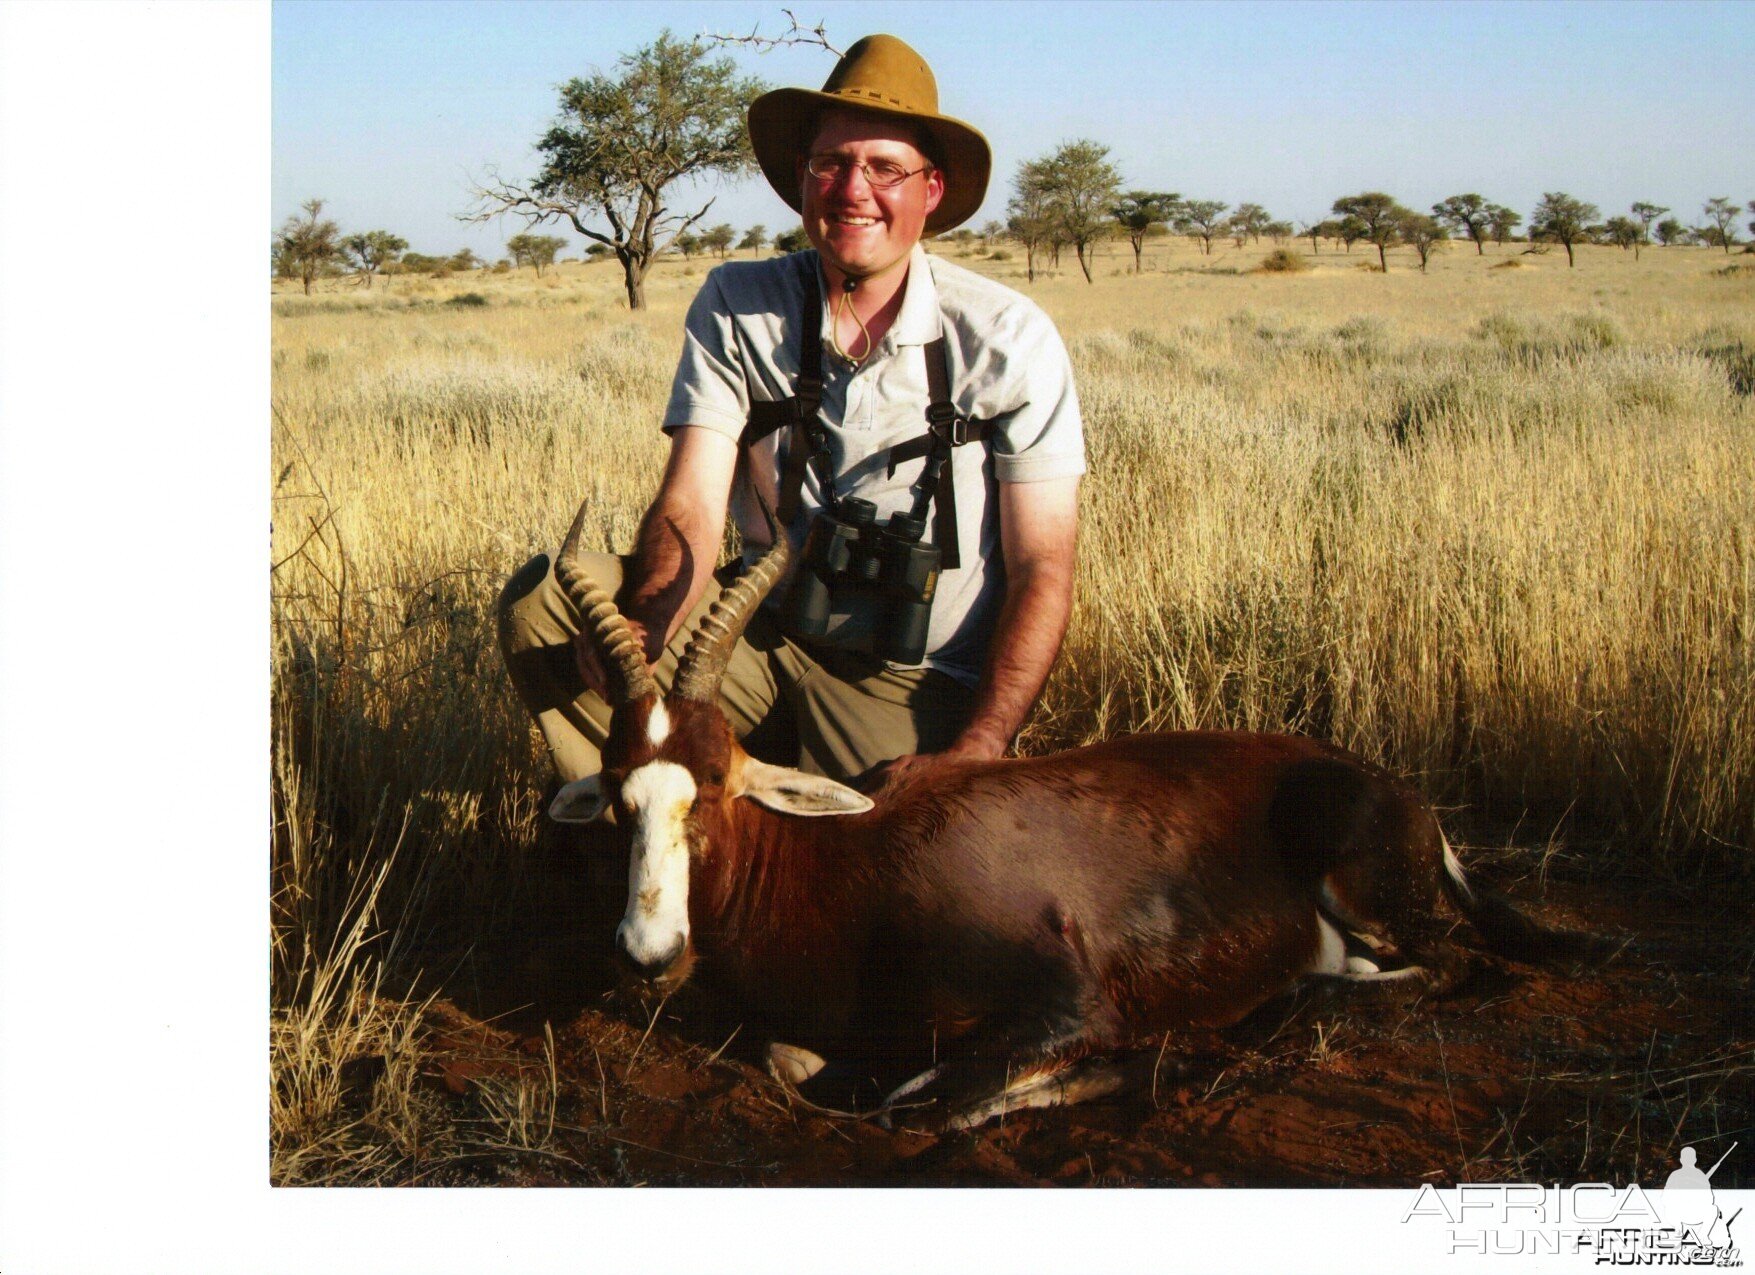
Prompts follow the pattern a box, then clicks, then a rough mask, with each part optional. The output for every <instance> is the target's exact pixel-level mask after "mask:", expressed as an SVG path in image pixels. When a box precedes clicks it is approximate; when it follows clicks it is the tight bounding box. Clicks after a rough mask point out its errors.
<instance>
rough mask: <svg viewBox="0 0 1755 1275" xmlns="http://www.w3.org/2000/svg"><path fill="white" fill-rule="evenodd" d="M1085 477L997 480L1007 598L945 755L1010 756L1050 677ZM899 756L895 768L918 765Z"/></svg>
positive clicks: (1066, 604) (1067, 597) (1066, 611)
mask: <svg viewBox="0 0 1755 1275" xmlns="http://www.w3.org/2000/svg"><path fill="white" fill-rule="evenodd" d="M1078 510H1079V480H1078V476H1077V475H1074V476H1072V477H1067V478H1050V479H1045V480H1043V481H1041V482H1033V483H1001V484H1000V486H999V526H1000V543H1001V546H1002V548H1003V550H1004V553H1005V571H1006V590H1005V603H1004V605H1003V606H1002V608H1001V609H1000V613H999V620H998V622H997V623H996V624H995V626H994V632H993V642H992V645H991V646H989V648H988V651H987V664H986V667H985V668H984V669H983V671H982V674H981V685H980V688H979V689H978V690H977V692H976V696H975V710H974V713H973V715H972V716H971V717H970V719H969V724H968V725H967V726H966V727H964V728H963V733H962V734H961V735H959V736H958V737H957V739H956V741H955V742H954V743H953V744H952V745H951V746H950V747H949V748H947V749H946V750H945V751H944V752H943V753H941V754H939V756H942V757H962V758H970V759H974V760H987V759H991V758H995V757H1002V756H1004V755H1005V751H1006V749H1008V748H1010V747H1011V743H1012V740H1013V739H1015V738H1016V737H1017V733H1018V731H1019V730H1020V729H1022V727H1023V725H1024V719H1025V718H1026V717H1028V716H1029V714H1030V709H1031V708H1033V707H1034V706H1035V703H1036V699H1037V697H1038V696H1039V695H1041V694H1042V688H1043V686H1044V685H1046V684H1047V682H1048V672H1049V670H1050V669H1052V668H1053V667H1054V659H1055V656H1057V655H1058V654H1059V653H1060V643H1061V639H1062V638H1064V637H1065V636H1066V625H1067V619H1068V617H1069V616H1070V615H1071V614H1072V593H1073V559H1074V548H1075V544H1076V541H1077V535H1078ZM917 760H918V759H916V758H913V757H906V758H901V759H899V760H898V762H897V764H896V765H895V766H894V767H892V773H894V772H897V771H901V770H906V769H908V768H909V767H910V766H911V765H914V764H917Z"/></svg>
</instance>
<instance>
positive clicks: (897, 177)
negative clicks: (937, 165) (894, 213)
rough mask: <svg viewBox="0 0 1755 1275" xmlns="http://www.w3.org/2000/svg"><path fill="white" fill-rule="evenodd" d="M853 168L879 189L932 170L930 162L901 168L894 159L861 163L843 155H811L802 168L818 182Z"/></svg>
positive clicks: (835, 180) (835, 177) (868, 182)
mask: <svg viewBox="0 0 1755 1275" xmlns="http://www.w3.org/2000/svg"><path fill="white" fill-rule="evenodd" d="M855 168H857V169H859V171H860V172H862V173H864V174H865V181H866V184H867V185H868V186H875V187H876V188H877V189H879V190H888V189H890V187H892V186H900V185H901V184H902V183H903V182H905V181H907V180H908V179H909V178H910V177H913V176H914V175H915V174H916V173H926V172H931V171H932V165H931V164H926V165H923V166H922V167H920V168H903V167H902V166H901V165H900V164H898V163H896V162H895V161H894V160H888V159H874V160H872V161H871V162H869V163H863V162H861V161H859V160H857V159H848V158H847V157H846V156H844V155H812V156H811V157H810V158H809V159H807V160H805V162H804V169H805V171H806V172H807V173H809V174H810V175H811V176H812V177H814V178H816V179H817V180H818V181H820V182H829V183H830V184H833V183H835V182H838V181H840V180H841V179H842V178H843V177H845V176H847V174H848V173H849V172H851V171H852V170H853V169H855Z"/></svg>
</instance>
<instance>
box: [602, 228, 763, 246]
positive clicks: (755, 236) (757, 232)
mask: <svg viewBox="0 0 1755 1275" xmlns="http://www.w3.org/2000/svg"><path fill="white" fill-rule="evenodd" d="M593 246H594V247H595V246H596V245H593ZM737 246H738V248H740V249H743V248H754V249H756V250H757V251H758V252H759V251H760V250H761V249H763V248H766V247H767V246H768V228H767V227H766V226H764V225H762V224H761V223H759V222H758V223H757V224H756V225H754V226H751V227H750V228H749V229H748V230H746V231H744V232H743V238H742V239H739V240H738V241H737Z"/></svg>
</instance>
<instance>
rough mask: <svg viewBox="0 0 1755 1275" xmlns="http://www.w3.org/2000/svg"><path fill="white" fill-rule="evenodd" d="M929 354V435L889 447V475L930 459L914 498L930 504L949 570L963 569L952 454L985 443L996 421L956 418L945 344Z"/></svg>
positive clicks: (939, 342)
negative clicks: (909, 463) (965, 446)
mask: <svg viewBox="0 0 1755 1275" xmlns="http://www.w3.org/2000/svg"><path fill="white" fill-rule="evenodd" d="M923 352H924V353H925V355H926V391H927V397H928V399H929V400H930V401H929V402H928V403H927V405H926V433H924V434H922V435H921V436H920V437H919V438H913V439H909V440H908V441H907V442H906V443H897V444H896V445H895V446H894V447H892V448H890V457H889V466H890V473H891V474H892V475H893V474H895V472H896V466H898V465H900V464H901V463H902V462H903V461H909V460H915V459H917V458H919V457H921V456H924V457H926V468H925V469H923V470H922V471H921V473H920V477H919V479H917V480H916V481H915V483H914V489H913V490H914V496H915V499H916V500H919V499H920V498H921V497H922V496H925V497H926V498H927V499H930V500H932V502H933V504H934V505H935V506H936V507H935V508H934V510H933V515H932V542H933V544H935V545H937V546H938V548H939V554H940V562H941V563H942V565H943V567H944V569H945V570H946V571H955V570H956V569H957V568H958V567H960V566H961V565H962V557H961V555H960V554H959V553H958V552H957V484H956V482H955V480H954V479H953V477H952V475H951V452H952V450H953V449H954V448H958V447H961V446H962V445H963V444H964V443H974V442H983V443H984V442H986V441H987V438H988V435H989V434H991V433H992V432H993V422H992V421H972V420H969V419H968V418H967V417H964V416H959V415H958V414H957V405H956V404H955V403H954V402H952V401H951V372H950V364H949V363H948V362H947V359H948V357H949V355H948V353H947V351H946V349H945V339H944V338H943V337H942V336H941V337H938V338H937V339H935V340H932V341H928V342H927V343H926V346H925V349H924V351H923Z"/></svg>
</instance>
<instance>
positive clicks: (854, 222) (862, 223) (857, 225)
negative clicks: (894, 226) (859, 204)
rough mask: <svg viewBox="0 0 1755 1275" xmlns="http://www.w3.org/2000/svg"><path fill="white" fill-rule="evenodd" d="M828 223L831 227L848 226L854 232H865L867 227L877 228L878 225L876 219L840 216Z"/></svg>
mask: <svg viewBox="0 0 1755 1275" xmlns="http://www.w3.org/2000/svg"><path fill="white" fill-rule="evenodd" d="M828 222H829V224H830V225H831V226H846V227H848V228H850V229H853V230H863V229H865V228H866V227H867V226H875V225H877V224H878V220H877V218H876V217H851V216H839V217H830V218H829V219H828Z"/></svg>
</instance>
